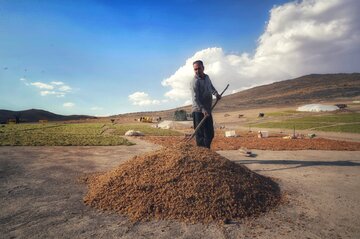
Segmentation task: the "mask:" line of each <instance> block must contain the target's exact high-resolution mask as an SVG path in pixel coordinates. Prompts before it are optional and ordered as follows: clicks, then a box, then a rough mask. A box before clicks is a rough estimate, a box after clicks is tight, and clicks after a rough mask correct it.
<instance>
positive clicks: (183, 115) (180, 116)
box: [174, 110, 187, 121]
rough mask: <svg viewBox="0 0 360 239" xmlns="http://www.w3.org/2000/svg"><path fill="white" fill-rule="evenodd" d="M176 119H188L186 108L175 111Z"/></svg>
mask: <svg viewBox="0 0 360 239" xmlns="http://www.w3.org/2000/svg"><path fill="white" fill-rule="evenodd" d="M174 120H176V121H185V120H187V117H186V111H185V110H176V111H175V113H174Z"/></svg>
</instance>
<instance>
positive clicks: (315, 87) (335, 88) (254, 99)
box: [216, 73, 360, 111]
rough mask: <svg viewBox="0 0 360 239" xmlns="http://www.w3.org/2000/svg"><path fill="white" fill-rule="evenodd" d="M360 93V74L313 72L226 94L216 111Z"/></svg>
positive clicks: (326, 98) (325, 98) (316, 100)
mask: <svg viewBox="0 0 360 239" xmlns="http://www.w3.org/2000/svg"><path fill="white" fill-rule="evenodd" d="M218 90H219V89H218ZM357 96H360V73H352V74H343V73H342V74H312V75H306V76H302V77H299V78H295V79H291V80H285V81H280V82H274V83H272V84H268V85H262V86H258V87H254V88H251V89H248V90H244V91H241V92H238V93H235V94H231V95H228V96H225V97H224V98H223V99H222V100H221V101H219V103H218V105H217V106H216V110H217V111H231V110H239V109H250V108H258V107H274V106H275V107H276V106H286V105H295V104H300V103H301V104H302V103H312V102H319V101H329V100H336V99H343V98H353V97H357Z"/></svg>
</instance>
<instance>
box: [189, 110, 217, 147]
mask: <svg viewBox="0 0 360 239" xmlns="http://www.w3.org/2000/svg"><path fill="white" fill-rule="evenodd" d="M192 116H193V123H194V129H196V127H197V126H198V124H199V123H200V121H201V120H202V119H203V118H204V114H203V113H201V112H193V113H192ZM213 138H214V123H213V118H212V115H209V116H208V117H207V119H206V120H205V122H204V123H203V125H202V126H201V127H200V129H199V130H198V132H196V145H197V146H200V147H206V148H210V145H211V141H212V140H213Z"/></svg>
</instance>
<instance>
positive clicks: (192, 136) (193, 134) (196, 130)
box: [186, 84, 229, 142]
mask: <svg viewBox="0 0 360 239" xmlns="http://www.w3.org/2000/svg"><path fill="white" fill-rule="evenodd" d="M227 88H229V84H227V86H226V87H225V89H224V90H223V91H222V92H221V94H220V95H221V96H222V95H223V94H224V92H225V91H226V90H227ZM218 101H219V100H218V99H217V98H216V101H215V103H214V105H213V106H212V107H211V111H212V110H213V109H214V107H215V105H216V104H217V102H218ZM208 117H209V115H206V116H204V118H203V119H202V120H201V121H200V123H199V124H198V126H196V129H195V131H194V133H192V135H191V136H190V137H189V138H188V139H187V140H186V142H189V141H190V140H192V139H193V138H194V136H195V134H196V133H197V132H198V131H199V129H200V127H201V126H202V125H203V124H204V122H205V120H206V119H207V118H208Z"/></svg>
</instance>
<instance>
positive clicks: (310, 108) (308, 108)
mask: <svg viewBox="0 0 360 239" xmlns="http://www.w3.org/2000/svg"><path fill="white" fill-rule="evenodd" d="M338 109H339V107H337V106H335V105H322V104H309V105H303V106H300V107H299V108H297V109H296V111H305V112H321V111H334V110H338Z"/></svg>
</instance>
